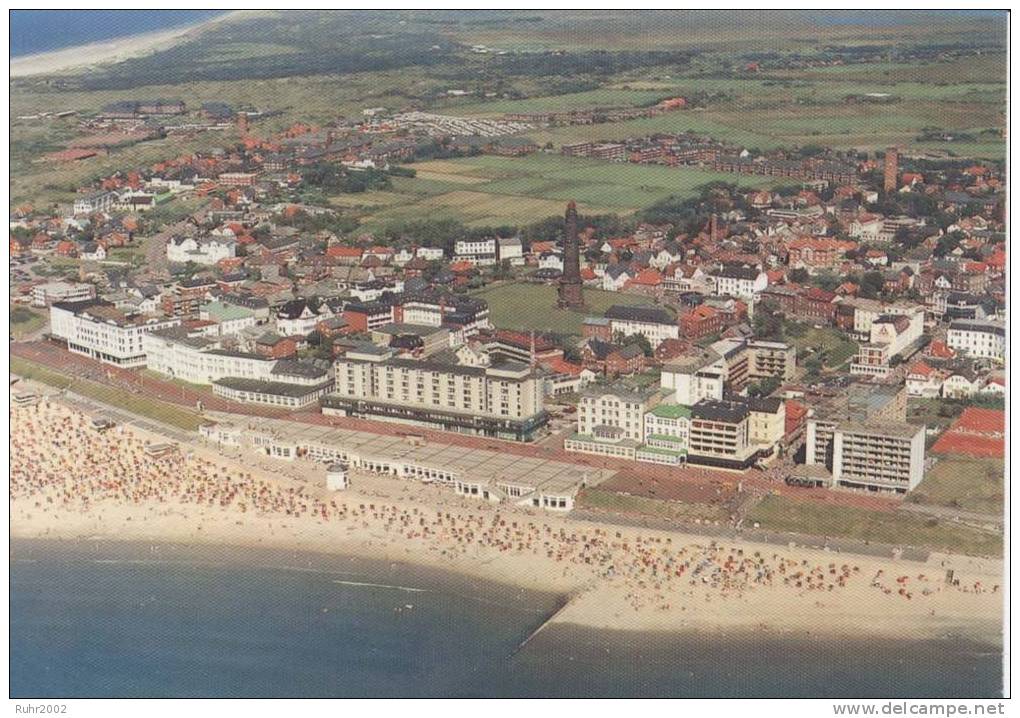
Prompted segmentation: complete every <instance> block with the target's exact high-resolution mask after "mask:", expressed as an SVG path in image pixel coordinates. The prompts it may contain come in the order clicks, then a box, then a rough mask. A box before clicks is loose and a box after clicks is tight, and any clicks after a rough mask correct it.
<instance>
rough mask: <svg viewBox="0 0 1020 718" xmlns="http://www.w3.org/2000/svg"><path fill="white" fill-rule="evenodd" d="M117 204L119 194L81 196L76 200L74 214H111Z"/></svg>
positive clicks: (100, 193)
mask: <svg viewBox="0 0 1020 718" xmlns="http://www.w3.org/2000/svg"><path fill="white" fill-rule="evenodd" d="M116 203H117V193H116V192H108V191H105V190H104V191H100V192H89V193H88V194H81V195H78V196H77V197H75V199H74V208H73V212H74V213H75V214H77V215H81V214H95V213H97V212H109V211H110V210H112V209H113V206H114V205H115V204H116Z"/></svg>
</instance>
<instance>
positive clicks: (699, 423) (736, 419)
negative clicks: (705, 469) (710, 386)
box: [687, 399, 758, 469]
mask: <svg viewBox="0 0 1020 718" xmlns="http://www.w3.org/2000/svg"><path fill="white" fill-rule="evenodd" d="M757 456H758V447H757V445H755V444H754V443H752V442H751V434H750V411H749V410H748V407H747V404H746V403H744V402H736V401H718V400H712V399H703V400H701V401H700V402H698V403H697V404H695V405H694V406H692V407H691V428H690V441H689V447H688V452H687V462H688V463H690V464H701V465H705V466H713V467H717V468H722V469H746V468H748V467H749V466H751V465H752V464H753V463H754V462H755V460H756V459H757Z"/></svg>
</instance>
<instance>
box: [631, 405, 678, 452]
mask: <svg viewBox="0 0 1020 718" xmlns="http://www.w3.org/2000/svg"><path fill="white" fill-rule="evenodd" d="M644 423H645V427H644V446H642V447H640V448H639V449H638V452H637V453H639V454H640V457H638V456H635V458H638V460H639V461H640V460H643V461H650V462H653V463H666V464H677V463H680V462H682V461H686V459H687V447H688V443H689V441H690V433H691V409H690V407H689V406H684V405H683V404H668V403H665V402H662V403H659V404H658V405H656V406H655V407H654V408H652V410H651V411H649V412H647V413H646V414H645V421H644Z"/></svg>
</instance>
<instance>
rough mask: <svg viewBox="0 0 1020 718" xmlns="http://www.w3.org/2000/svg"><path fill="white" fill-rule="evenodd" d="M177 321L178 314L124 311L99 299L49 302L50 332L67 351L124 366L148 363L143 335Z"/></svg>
mask: <svg viewBox="0 0 1020 718" xmlns="http://www.w3.org/2000/svg"><path fill="white" fill-rule="evenodd" d="M178 324H180V319H177V318H175V317H160V316H151V315H143V314H125V313H124V312H122V311H121V310H119V309H117V308H116V307H114V306H113V305H112V304H110V303H109V302H103V301H99V300H90V301H83V302H57V303H55V304H53V305H51V306H50V332H51V334H53V336H54V337H57V338H58V339H61V340H63V341H65V342H67V349H68V351H71V352H74V353H75V354H84V355H85V356H89V357H92V358H93V359H98V360H100V361H104V362H107V363H109V364H115V365H117V366H122V367H136V366H145V348H144V346H143V338H144V336H145V335H146V334H148V333H149V332H153V331H156V330H158V329H165V328H168V327H173V326H176V325H178Z"/></svg>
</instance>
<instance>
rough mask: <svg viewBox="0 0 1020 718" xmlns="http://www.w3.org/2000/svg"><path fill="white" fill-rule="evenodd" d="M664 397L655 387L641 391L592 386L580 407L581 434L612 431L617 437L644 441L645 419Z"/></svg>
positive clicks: (583, 395)
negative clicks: (600, 430)
mask: <svg viewBox="0 0 1020 718" xmlns="http://www.w3.org/2000/svg"><path fill="white" fill-rule="evenodd" d="M661 398H662V395H661V393H660V392H659V391H658V390H657V389H655V388H654V387H650V388H645V389H638V388H632V387H629V386H627V385H624V384H618V385H614V386H609V387H606V386H591V387H588V388H587V389H586V390H585V391H584V392H583V393H582V396H581V400H580V402H578V405H577V433H579V434H582V435H589V436H590V435H593V434H594V433H595V430H596V429H598V428H612V429H614V430H615V432H614V435H616V437H617V438H624V439H631V440H633V441H635V442H638V443H640V442H642V441H644V438H645V432H644V418H645V414H646V413H647V412H648V411H650V410H651V409H652V408H653V407H654V406H655V405H656V404H658V402H659V400H660V399H661Z"/></svg>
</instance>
